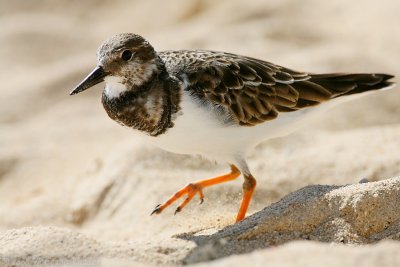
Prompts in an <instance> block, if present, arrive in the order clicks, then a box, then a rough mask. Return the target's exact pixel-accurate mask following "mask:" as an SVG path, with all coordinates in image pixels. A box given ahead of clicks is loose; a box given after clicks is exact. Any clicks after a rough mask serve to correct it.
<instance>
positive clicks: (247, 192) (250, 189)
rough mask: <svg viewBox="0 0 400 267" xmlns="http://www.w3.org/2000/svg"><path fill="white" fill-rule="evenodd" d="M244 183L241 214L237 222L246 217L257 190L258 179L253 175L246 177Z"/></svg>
mask: <svg viewBox="0 0 400 267" xmlns="http://www.w3.org/2000/svg"><path fill="white" fill-rule="evenodd" d="M244 179H245V180H244V183H243V198H242V203H241V204H240V209H239V212H238V214H237V216H236V222H240V221H241V220H243V219H244V217H245V216H246V212H247V208H248V207H249V204H250V200H251V197H252V196H253V193H254V189H255V188H256V184H257V183H256V179H254V177H253V176H252V175H251V174H248V175H247V174H246V175H244Z"/></svg>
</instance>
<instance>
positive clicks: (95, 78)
mask: <svg viewBox="0 0 400 267" xmlns="http://www.w3.org/2000/svg"><path fill="white" fill-rule="evenodd" d="M107 75H108V73H107V72H105V71H104V69H103V68H102V67H100V66H97V67H96V68H95V69H94V70H93V71H92V72H91V73H90V74H89V75H88V76H87V77H86V78H85V79H83V81H82V82H81V83H80V84H78V86H76V87H75V88H74V90H72V91H71V92H70V93H69V94H70V95H75V94H77V93H80V92H82V91H85V90H86V89H89V88H90V87H93V86H95V85H96V84H98V83H101V82H102V81H104V77H106V76H107Z"/></svg>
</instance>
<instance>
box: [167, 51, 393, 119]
mask: <svg viewBox="0 0 400 267" xmlns="http://www.w3.org/2000/svg"><path fill="white" fill-rule="evenodd" d="M160 57H161V59H162V60H163V61H164V62H165V65H166V68H167V71H168V72H169V73H170V74H171V75H173V76H175V77H177V78H178V79H180V80H181V81H182V83H183V84H184V85H185V90H187V91H189V92H191V94H192V95H193V96H194V97H195V98H196V99H198V100H199V101H200V102H203V103H209V104H211V105H212V106H214V107H215V108H217V109H219V110H220V111H221V112H223V113H225V114H226V117H228V118H230V119H231V123H234V124H239V125H244V126H254V125H258V124H261V123H264V122H266V121H270V120H273V119H275V118H277V117H278V116H279V114H280V113H286V112H295V111H298V110H301V109H304V108H308V107H312V106H316V105H318V104H320V103H323V102H326V101H329V100H332V99H334V98H338V97H341V96H345V95H352V94H358V93H362V92H366V91H371V90H379V89H383V88H387V87H389V86H391V85H392V84H393V83H392V82H390V81H389V79H391V78H393V76H392V75H388V74H374V73H363V74H350V73H332V74H312V73H307V72H298V71H293V70H291V69H288V68H285V67H282V66H278V65H275V64H273V63H270V62H266V61H262V60H259V59H255V58H250V57H244V56H239V55H235V54H230V53H224V52H213V51H203V50H193V51H190V50H179V51H164V52H161V53H160Z"/></svg>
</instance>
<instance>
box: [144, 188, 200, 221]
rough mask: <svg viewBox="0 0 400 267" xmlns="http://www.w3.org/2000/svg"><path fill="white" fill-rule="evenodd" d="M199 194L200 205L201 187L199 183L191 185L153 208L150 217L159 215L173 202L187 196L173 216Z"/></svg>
mask: <svg viewBox="0 0 400 267" xmlns="http://www.w3.org/2000/svg"><path fill="white" fill-rule="evenodd" d="M196 194H199V196H200V204H202V203H203V202H204V194H203V187H202V186H201V184H200V183H191V184H188V185H187V186H185V187H184V188H182V189H181V190H179V191H178V192H176V193H175V194H174V195H173V196H172V197H171V198H169V199H168V200H167V201H166V202H164V204H159V205H157V206H156V207H155V209H154V210H153V212H152V213H151V215H153V214H160V213H161V212H162V211H163V210H164V209H165V208H167V207H168V206H169V205H171V204H172V203H173V202H175V201H176V200H178V199H179V198H181V197H182V196H184V195H187V197H186V198H185V200H184V201H183V202H182V203H181V204H180V205H179V206H178V207H177V208H176V210H175V214H176V213H178V212H180V211H181V210H182V209H183V208H184V207H185V206H186V205H187V204H188V203H189V202H190V201H191V200H192V198H193V197H194V196H195V195H196Z"/></svg>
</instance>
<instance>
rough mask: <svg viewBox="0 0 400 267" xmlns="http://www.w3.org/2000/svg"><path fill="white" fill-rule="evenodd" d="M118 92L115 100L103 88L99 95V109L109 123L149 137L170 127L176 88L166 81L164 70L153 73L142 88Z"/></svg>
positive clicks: (137, 86) (139, 86)
mask: <svg viewBox="0 0 400 267" xmlns="http://www.w3.org/2000/svg"><path fill="white" fill-rule="evenodd" d="M108 86H113V85H112V84H110V85H108ZM114 89H115V90H114V91H118V89H124V88H118V86H117V87H115V88H114ZM119 91H121V92H120V93H119V94H118V95H116V96H110V95H109V93H107V87H106V89H105V90H104V92H103V96H102V102H103V106H104V109H105V110H106V112H107V114H108V116H109V117H110V118H111V119H113V120H115V121H116V122H118V123H120V124H122V125H124V126H127V127H130V128H134V129H137V130H140V131H142V132H145V133H147V134H149V135H151V136H157V135H159V134H162V133H164V132H166V131H167V130H168V129H169V128H170V127H172V125H173V122H172V116H173V114H175V113H176V112H177V111H178V110H179V102H180V99H179V98H180V93H179V84H178V83H177V82H175V81H174V80H173V79H171V78H170V77H169V75H168V73H167V71H166V70H165V68H161V69H159V70H158V71H155V72H154V73H153V74H152V75H151V76H150V77H149V78H148V79H147V81H144V82H143V83H142V84H140V85H134V86H133V87H132V88H130V89H129V90H119Z"/></svg>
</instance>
